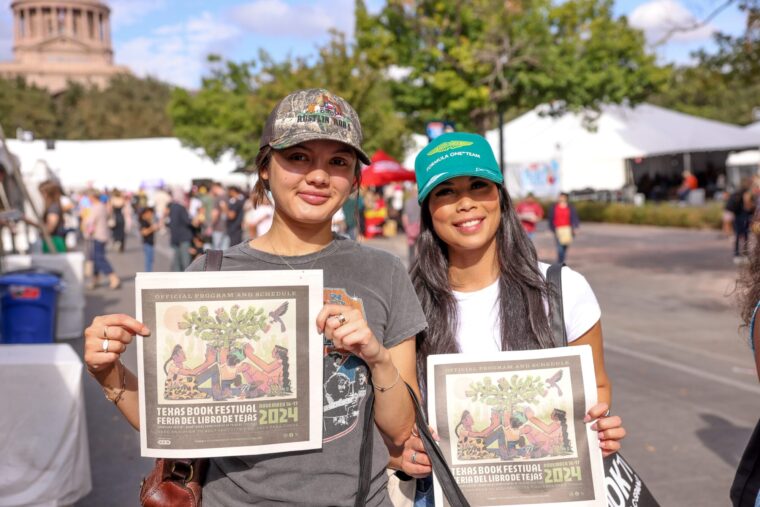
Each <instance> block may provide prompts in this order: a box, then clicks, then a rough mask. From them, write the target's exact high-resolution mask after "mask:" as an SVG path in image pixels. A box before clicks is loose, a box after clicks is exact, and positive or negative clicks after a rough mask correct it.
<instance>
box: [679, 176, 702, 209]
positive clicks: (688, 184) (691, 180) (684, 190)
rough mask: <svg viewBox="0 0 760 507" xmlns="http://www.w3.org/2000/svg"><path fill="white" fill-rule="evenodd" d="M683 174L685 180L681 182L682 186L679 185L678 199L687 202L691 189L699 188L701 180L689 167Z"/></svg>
mask: <svg viewBox="0 0 760 507" xmlns="http://www.w3.org/2000/svg"><path fill="white" fill-rule="evenodd" d="M682 176H683V181H682V182H681V186H680V187H678V200H679V201H682V202H686V201H687V200H688V199H689V194H690V193H691V191H692V190H696V189H697V188H699V181H698V180H697V177H696V176H694V174H693V173H692V172H691V171H689V170H688V169H687V170H685V171H684V172H683V174H682Z"/></svg>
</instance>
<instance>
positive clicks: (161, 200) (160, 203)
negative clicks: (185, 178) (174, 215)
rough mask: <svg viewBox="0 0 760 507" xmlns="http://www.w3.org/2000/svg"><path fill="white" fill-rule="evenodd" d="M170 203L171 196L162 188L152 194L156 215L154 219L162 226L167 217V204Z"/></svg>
mask: <svg viewBox="0 0 760 507" xmlns="http://www.w3.org/2000/svg"><path fill="white" fill-rule="evenodd" d="M170 202H172V196H171V195H169V192H167V191H166V189H165V188H164V187H163V186H162V187H161V188H159V189H158V190H156V191H155V193H154V194H153V207H154V210H155V213H156V218H158V221H159V222H161V223H162V224H163V223H164V222H165V221H166V220H167V218H168V216H169V203H170Z"/></svg>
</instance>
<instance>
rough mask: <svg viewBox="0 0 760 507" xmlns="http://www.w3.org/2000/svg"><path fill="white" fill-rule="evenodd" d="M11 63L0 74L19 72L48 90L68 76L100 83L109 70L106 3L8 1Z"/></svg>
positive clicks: (83, 0)
mask: <svg viewBox="0 0 760 507" xmlns="http://www.w3.org/2000/svg"><path fill="white" fill-rule="evenodd" d="M11 9H12V10H13V35H14V37H13V55H14V60H15V61H14V62H8V63H2V64H0V75H3V76H6V77H7V76H14V75H22V76H24V77H26V78H27V80H28V81H31V82H33V83H35V84H37V85H39V86H43V87H45V88H48V89H50V90H51V91H52V92H54V93H55V92H57V91H60V90H63V89H64V88H65V87H66V83H67V81H69V80H73V81H78V82H83V83H86V84H95V85H104V84H105V83H106V82H107V81H108V79H110V77H111V76H112V75H114V74H117V73H120V72H128V69H126V68H124V67H117V66H114V65H113V48H112V46H111V8H110V7H109V6H108V5H107V4H106V3H105V2H102V1H99V0H14V1H13V2H12V3H11Z"/></svg>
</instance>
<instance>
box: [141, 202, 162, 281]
mask: <svg viewBox="0 0 760 507" xmlns="http://www.w3.org/2000/svg"><path fill="white" fill-rule="evenodd" d="M159 227H160V224H159V223H158V222H156V217H155V212H154V211H153V208H151V207H145V208H143V209H141V210H140V236H142V240H143V255H144V257H145V271H146V272H147V273H150V272H151V271H153V261H154V259H155V236H156V231H157V230H158V229H159Z"/></svg>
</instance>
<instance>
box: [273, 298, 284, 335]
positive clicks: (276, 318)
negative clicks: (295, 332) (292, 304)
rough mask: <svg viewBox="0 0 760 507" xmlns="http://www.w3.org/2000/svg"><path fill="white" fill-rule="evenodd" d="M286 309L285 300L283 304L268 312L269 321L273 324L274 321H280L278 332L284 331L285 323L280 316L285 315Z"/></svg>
mask: <svg viewBox="0 0 760 507" xmlns="http://www.w3.org/2000/svg"><path fill="white" fill-rule="evenodd" d="M287 311H288V302H287V301H285V302H284V303H283V304H281V305H280V306H278V307H277V308H275V309H274V310H273V311H271V312H269V323H270V324H274V323H275V322H279V323H280V332H281V333H284V332H285V323H284V322H283V321H282V319H281V318H280V317H282V316H283V315H285V312H287Z"/></svg>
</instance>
